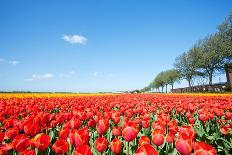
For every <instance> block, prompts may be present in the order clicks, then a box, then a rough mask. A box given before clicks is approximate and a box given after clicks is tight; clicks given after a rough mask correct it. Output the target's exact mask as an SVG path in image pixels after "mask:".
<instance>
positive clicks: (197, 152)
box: [194, 142, 217, 155]
mask: <svg viewBox="0 0 232 155" xmlns="http://www.w3.org/2000/svg"><path fill="white" fill-rule="evenodd" d="M216 154H217V151H216V149H215V148H214V147H213V146H212V145H209V144H206V143H205V142H195V145H194V155H216Z"/></svg>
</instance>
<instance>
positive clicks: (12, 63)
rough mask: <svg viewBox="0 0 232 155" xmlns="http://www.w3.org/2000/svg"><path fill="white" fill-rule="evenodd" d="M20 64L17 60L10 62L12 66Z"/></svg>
mask: <svg viewBox="0 0 232 155" xmlns="http://www.w3.org/2000/svg"><path fill="white" fill-rule="evenodd" d="M18 63H19V61H17V60H10V61H9V64H11V65H17V64H18Z"/></svg>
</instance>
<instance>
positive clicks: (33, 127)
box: [23, 120, 40, 136]
mask: <svg viewBox="0 0 232 155" xmlns="http://www.w3.org/2000/svg"><path fill="white" fill-rule="evenodd" d="M39 129H40V128H39V125H38V123H36V122H35V121H34V120H32V121H28V122H27V123H26V124H25V125H24V127H23V130H24V132H25V134H27V135H29V136H35V135H36V134H37V133H38V132H39Z"/></svg>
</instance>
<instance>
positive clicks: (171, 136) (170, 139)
mask: <svg viewBox="0 0 232 155" xmlns="http://www.w3.org/2000/svg"><path fill="white" fill-rule="evenodd" d="M174 139H175V136H174V135H173V134H167V136H166V141H167V142H168V143H172V142H173V141H174Z"/></svg>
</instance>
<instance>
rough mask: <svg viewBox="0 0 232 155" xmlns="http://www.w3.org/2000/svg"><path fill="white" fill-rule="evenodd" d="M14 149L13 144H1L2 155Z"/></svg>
mask: <svg viewBox="0 0 232 155" xmlns="http://www.w3.org/2000/svg"><path fill="white" fill-rule="evenodd" d="M11 149H12V145H8V144H2V145H0V155H7V154H8V153H7V152H8V151H9V150H11Z"/></svg>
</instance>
